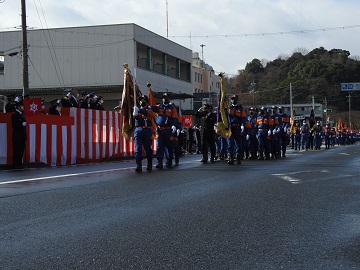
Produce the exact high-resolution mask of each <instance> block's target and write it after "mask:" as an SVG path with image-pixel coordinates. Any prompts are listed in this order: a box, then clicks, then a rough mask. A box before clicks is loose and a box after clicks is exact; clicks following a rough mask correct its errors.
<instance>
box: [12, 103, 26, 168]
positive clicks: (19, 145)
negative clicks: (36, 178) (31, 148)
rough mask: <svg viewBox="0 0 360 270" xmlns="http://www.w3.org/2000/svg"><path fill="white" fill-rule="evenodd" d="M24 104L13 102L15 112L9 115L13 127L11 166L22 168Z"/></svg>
mask: <svg viewBox="0 0 360 270" xmlns="http://www.w3.org/2000/svg"><path fill="white" fill-rule="evenodd" d="M23 112H24V104H23V102H22V101H19V102H17V103H16V104H15V112H14V113H13V115H12V116H11V124H12V128H13V133H12V142H13V167H14V169H21V168H23V167H24V166H23V156H24V152H25V142H26V120H25V117H24V113H23Z"/></svg>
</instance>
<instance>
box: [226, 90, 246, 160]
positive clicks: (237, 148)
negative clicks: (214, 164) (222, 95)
mask: <svg viewBox="0 0 360 270" xmlns="http://www.w3.org/2000/svg"><path fill="white" fill-rule="evenodd" d="M238 99H239V97H238V96H237V95H233V96H232V97H231V104H230V105H229V111H228V116H229V122H230V127H231V136H230V137H229V138H228V139H227V142H228V158H229V160H228V164H230V165H234V158H235V154H236V160H237V164H241V160H242V158H243V156H244V149H243V142H242V132H243V131H244V124H245V121H246V113H245V109H244V107H243V106H242V105H240V104H238Z"/></svg>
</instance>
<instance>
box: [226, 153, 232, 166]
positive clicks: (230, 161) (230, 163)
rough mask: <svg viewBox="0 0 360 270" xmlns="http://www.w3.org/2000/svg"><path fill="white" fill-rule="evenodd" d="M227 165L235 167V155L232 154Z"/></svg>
mask: <svg viewBox="0 0 360 270" xmlns="http://www.w3.org/2000/svg"><path fill="white" fill-rule="evenodd" d="M227 164H229V165H234V155H233V154H230V156H229V160H228V162H227Z"/></svg>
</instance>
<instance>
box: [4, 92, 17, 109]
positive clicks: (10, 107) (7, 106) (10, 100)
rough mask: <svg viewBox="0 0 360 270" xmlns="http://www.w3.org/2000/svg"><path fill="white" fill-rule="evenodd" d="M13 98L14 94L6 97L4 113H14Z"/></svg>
mask: <svg viewBox="0 0 360 270" xmlns="http://www.w3.org/2000/svg"><path fill="white" fill-rule="evenodd" d="M14 98H15V95H14V94H12V95H9V96H7V99H8V102H7V103H6V105H5V112H7V113H13V112H15V102H14Z"/></svg>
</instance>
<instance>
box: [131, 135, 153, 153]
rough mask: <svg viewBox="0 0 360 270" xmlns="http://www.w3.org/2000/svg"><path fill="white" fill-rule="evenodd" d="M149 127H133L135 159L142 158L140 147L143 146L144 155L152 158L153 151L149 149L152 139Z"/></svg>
mask: <svg viewBox="0 0 360 270" xmlns="http://www.w3.org/2000/svg"><path fill="white" fill-rule="evenodd" d="M151 135H152V131H151V128H135V131H134V144H135V159H136V160H142V148H143V147H144V150H145V153H146V157H147V158H148V159H149V158H152V155H153V152H152V149H151V144H152V139H151Z"/></svg>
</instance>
